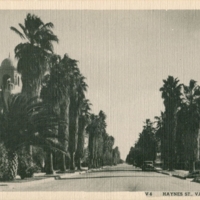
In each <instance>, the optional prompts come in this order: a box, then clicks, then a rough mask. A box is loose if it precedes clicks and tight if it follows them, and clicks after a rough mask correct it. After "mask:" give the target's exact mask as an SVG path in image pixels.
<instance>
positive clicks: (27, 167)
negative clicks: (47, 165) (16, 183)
mask: <svg viewBox="0 0 200 200" xmlns="http://www.w3.org/2000/svg"><path fill="white" fill-rule="evenodd" d="M39 170H40V168H39V166H37V165H36V164H35V163H33V162H32V156H31V155H30V154H29V153H28V152H27V150H25V149H23V150H21V151H18V174H19V176H20V177H21V179H24V178H26V177H32V176H33V174H34V173H35V172H38V171H39Z"/></svg>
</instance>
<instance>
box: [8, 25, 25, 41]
mask: <svg viewBox="0 0 200 200" xmlns="http://www.w3.org/2000/svg"><path fill="white" fill-rule="evenodd" d="M10 29H11V30H12V31H14V32H15V33H16V34H17V35H19V36H20V37H21V38H22V39H26V38H25V37H24V35H23V34H22V33H21V32H20V31H18V30H17V29H16V28H15V27H13V26H11V27H10Z"/></svg>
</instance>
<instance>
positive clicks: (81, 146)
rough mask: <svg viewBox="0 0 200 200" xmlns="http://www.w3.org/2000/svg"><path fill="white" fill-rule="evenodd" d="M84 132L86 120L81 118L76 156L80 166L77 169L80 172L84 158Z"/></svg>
mask: <svg viewBox="0 0 200 200" xmlns="http://www.w3.org/2000/svg"><path fill="white" fill-rule="evenodd" d="M84 130H85V119H84V117H80V118H79V120H78V144H77V150H76V155H75V157H76V160H77V164H78V165H77V167H78V169H79V170H81V158H83V156H84V143H85V137H84Z"/></svg>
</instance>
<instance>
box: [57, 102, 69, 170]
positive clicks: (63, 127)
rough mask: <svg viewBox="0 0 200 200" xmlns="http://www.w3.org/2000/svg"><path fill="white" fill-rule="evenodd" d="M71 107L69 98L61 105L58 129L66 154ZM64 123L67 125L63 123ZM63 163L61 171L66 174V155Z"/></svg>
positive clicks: (63, 157) (62, 160)
mask: <svg viewBox="0 0 200 200" xmlns="http://www.w3.org/2000/svg"><path fill="white" fill-rule="evenodd" d="M69 105H70V100H69V98H68V99H66V100H65V102H64V103H63V104H61V105H60V123H59V127H58V136H59V138H60V141H61V143H62V146H63V147H64V150H65V151H66V152H67V151H68V139H69ZM63 121H64V122H65V123H63ZM61 162H62V164H61V168H60V170H61V171H62V172H65V171H66V160H65V155H64V154H63V155H62V159H61Z"/></svg>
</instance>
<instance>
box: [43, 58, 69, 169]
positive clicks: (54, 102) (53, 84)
mask: <svg viewBox="0 0 200 200" xmlns="http://www.w3.org/2000/svg"><path fill="white" fill-rule="evenodd" d="M63 59H64V58H63ZM63 59H62V60H61V58H60V56H58V55H54V56H53V57H52V62H51V63H52V66H51V69H50V75H47V78H46V82H44V84H43V87H42V90H41V98H42V99H43V101H44V102H45V103H47V104H49V105H50V106H51V108H52V111H53V112H54V113H56V114H57V116H58V119H59V122H63V121H64V122H65V123H58V135H59V140H60V141H61V143H62V144H63V146H64V147H65V150H66V151H67V150H68V143H69V104H70V99H69V84H70V76H69V69H68V68H69V66H68V64H67V63H64V64H63ZM65 157H66V155H65V154H63V155H62V161H61V166H60V170H61V171H62V172H65V171H66V162H65Z"/></svg>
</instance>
